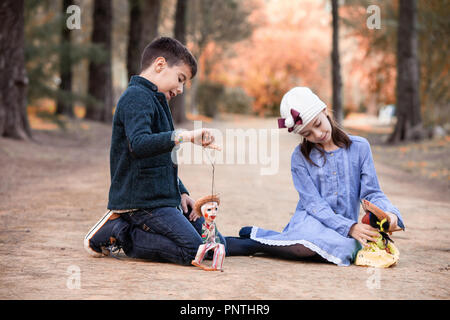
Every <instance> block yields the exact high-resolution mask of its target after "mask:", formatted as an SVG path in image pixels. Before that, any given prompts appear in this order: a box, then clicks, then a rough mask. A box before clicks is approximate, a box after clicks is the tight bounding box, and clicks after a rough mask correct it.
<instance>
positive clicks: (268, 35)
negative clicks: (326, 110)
mask: <svg viewBox="0 0 450 320" xmlns="http://www.w3.org/2000/svg"><path fill="white" fill-rule="evenodd" d="M250 19H251V20H253V21H257V23H258V24H259V27H258V28H256V29H255V31H254V32H253V35H252V36H251V38H250V39H248V40H245V41H242V42H240V43H238V44H236V45H234V48H233V49H234V52H235V56H234V57H232V58H229V59H226V60H223V61H221V62H220V63H217V64H216V65H215V66H214V72H212V73H211V77H212V78H214V79H212V80H216V81H220V82H222V83H224V84H225V85H228V86H240V87H242V88H243V89H244V90H245V91H246V92H247V94H248V95H250V96H251V97H253V98H254V104H253V110H254V111H255V112H256V113H258V114H259V115H276V114H278V110H279V109H278V108H279V107H278V106H279V103H280V101H281V98H282V96H283V94H284V93H285V92H287V91H288V90H289V89H290V88H292V87H294V86H308V87H310V88H311V89H312V90H313V91H315V92H316V93H317V94H318V95H319V96H320V97H321V98H322V99H323V100H325V101H327V100H328V101H329V98H330V96H331V79H330V76H329V70H330V57H329V54H330V50H331V26H330V23H331V14H330V13H329V12H327V11H326V10H325V9H324V3H323V2H321V1H317V0H310V1H309V0H308V1H292V0H281V1H273V0H272V1H266V3H265V5H262V6H260V8H259V9H258V10H255V11H254V12H253V13H252V15H251V17H250Z"/></svg>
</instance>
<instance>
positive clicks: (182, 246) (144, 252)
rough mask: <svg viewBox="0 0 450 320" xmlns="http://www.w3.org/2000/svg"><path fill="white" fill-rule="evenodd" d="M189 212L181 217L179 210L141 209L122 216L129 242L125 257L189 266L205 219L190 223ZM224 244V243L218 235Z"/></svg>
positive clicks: (167, 208) (163, 208) (162, 208)
mask: <svg viewBox="0 0 450 320" xmlns="http://www.w3.org/2000/svg"><path fill="white" fill-rule="evenodd" d="M190 212H191V208H189V211H188V213H186V214H182V213H181V211H180V210H179V209H178V208H174V207H161V208H155V209H142V210H139V211H135V212H131V213H125V214H122V217H123V218H124V219H125V220H127V221H128V223H129V224H130V232H129V241H130V243H128V244H127V245H126V246H124V248H125V247H126V250H125V249H124V251H125V254H126V255H127V256H129V257H132V258H138V259H148V260H153V261H169V262H173V263H177V264H181V265H190V264H191V261H192V260H193V259H194V258H195V255H196V253H197V250H198V247H199V246H200V245H201V244H202V243H203V241H202V238H201V236H200V234H201V230H202V223H203V222H204V218H203V217H201V218H199V219H197V220H196V221H189V219H188V218H187V217H188V216H189V214H190ZM219 237H220V239H221V241H222V243H223V244H225V239H224V238H223V236H222V235H221V234H220V233H219Z"/></svg>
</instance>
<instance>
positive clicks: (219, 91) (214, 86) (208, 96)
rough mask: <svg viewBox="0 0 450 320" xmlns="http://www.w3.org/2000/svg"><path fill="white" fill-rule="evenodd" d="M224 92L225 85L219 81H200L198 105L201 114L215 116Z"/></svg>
mask: <svg viewBox="0 0 450 320" xmlns="http://www.w3.org/2000/svg"><path fill="white" fill-rule="evenodd" d="M223 93H224V86H223V85H222V84H220V83H217V82H211V81H206V82H200V83H199V86H198V91H197V101H198V103H197V105H198V110H199V112H200V113H201V114H203V115H205V116H207V117H211V118H213V117H214V116H215V115H216V113H217V111H218V105H219V104H220V101H221V99H222V96H223Z"/></svg>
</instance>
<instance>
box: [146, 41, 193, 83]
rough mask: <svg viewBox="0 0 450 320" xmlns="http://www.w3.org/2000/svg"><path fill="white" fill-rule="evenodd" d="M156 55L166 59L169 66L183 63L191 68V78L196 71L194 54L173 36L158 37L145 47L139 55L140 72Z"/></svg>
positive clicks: (149, 64)
mask: <svg viewBox="0 0 450 320" xmlns="http://www.w3.org/2000/svg"><path fill="white" fill-rule="evenodd" d="M158 57H163V58H164V59H166V62H167V64H168V65H169V66H170V67H171V66H173V65H176V64H180V63H185V64H186V65H187V66H188V67H189V68H190V69H191V74H192V76H191V79H192V78H194V76H195V74H196V73H197V61H196V60H195V58H194V56H193V55H192V53H191V52H190V51H189V50H188V49H187V48H186V47H185V46H184V45H183V44H182V43H181V42H180V41H178V40H176V39H174V38H169V37H159V38H156V39H154V40H153V41H152V42H150V43H149V44H148V45H147V46H146V47H145V49H144V51H143V52H142V57H141V72H142V71H144V70H145V69H147V68H148V67H149V66H151V64H152V63H153V62H154V61H155V59H156V58H158Z"/></svg>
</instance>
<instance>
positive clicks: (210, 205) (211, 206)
mask: <svg viewBox="0 0 450 320" xmlns="http://www.w3.org/2000/svg"><path fill="white" fill-rule="evenodd" d="M201 210H202V215H203V217H205V221H206V222H207V223H212V222H213V221H214V219H215V218H216V215H217V211H219V205H218V204H217V202H207V203H205V204H204V205H202V207H201Z"/></svg>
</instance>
